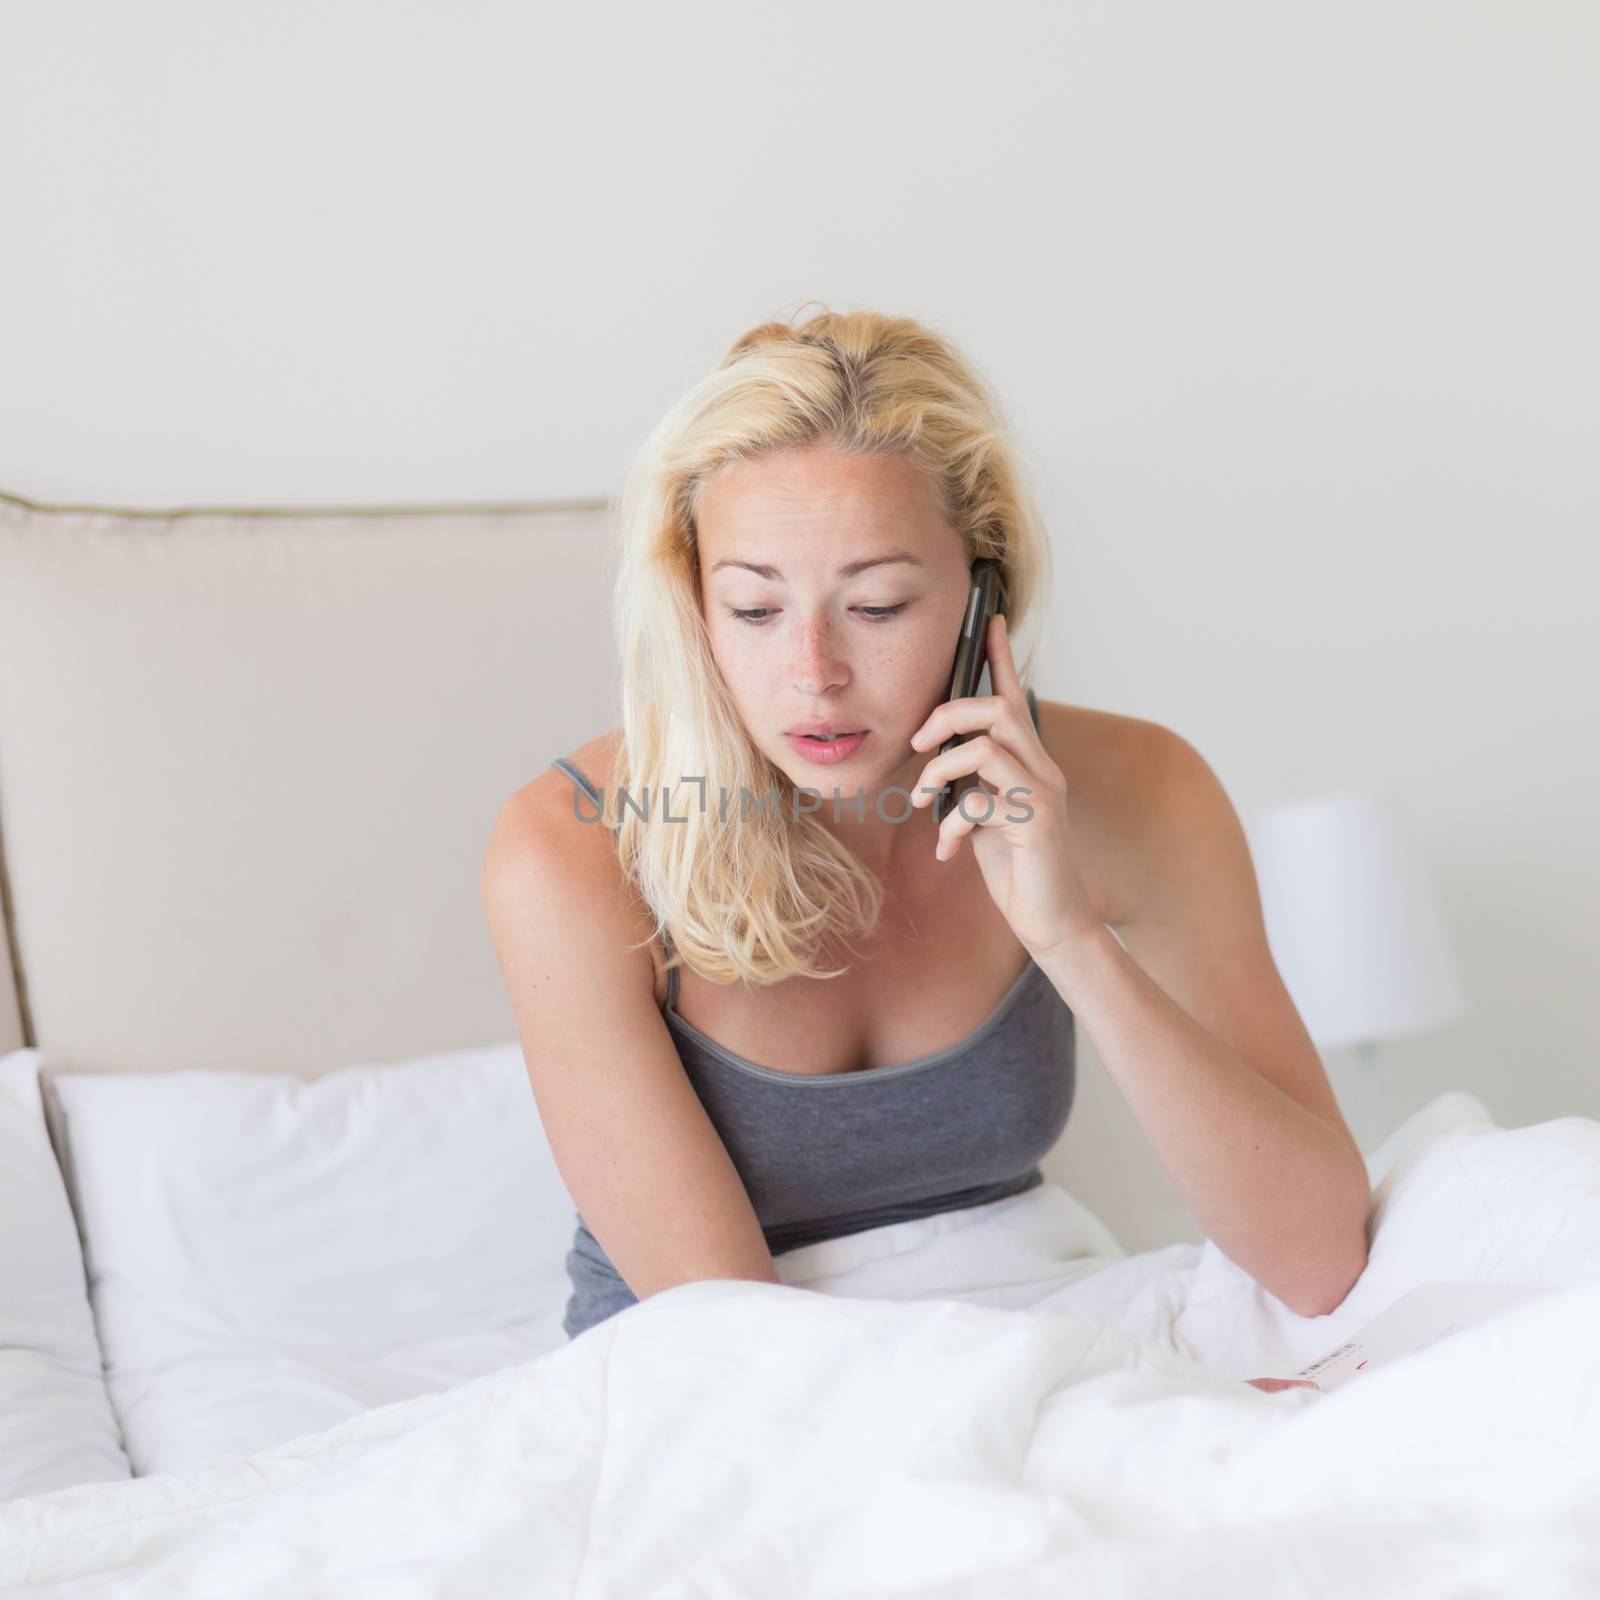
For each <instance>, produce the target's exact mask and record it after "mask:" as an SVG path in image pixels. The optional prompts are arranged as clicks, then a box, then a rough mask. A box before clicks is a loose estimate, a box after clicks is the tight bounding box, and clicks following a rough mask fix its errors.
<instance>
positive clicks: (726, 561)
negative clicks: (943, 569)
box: [711, 550, 925, 583]
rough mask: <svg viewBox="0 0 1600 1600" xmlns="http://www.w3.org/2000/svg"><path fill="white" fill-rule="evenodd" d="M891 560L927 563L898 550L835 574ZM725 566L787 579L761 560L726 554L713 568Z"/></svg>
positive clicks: (841, 575) (843, 574)
mask: <svg viewBox="0 0 1600 1600" xmlns="http://www.w3.org/2000/svg"><path fill="white" fill-rule="evenodd" d="M891 561H907V562H910V564H911V565H912V566H914V567H920V566H923V565H925V563H924V562H923V560H922V557H921V556H914V555H912V554H911V552H910V551H908V550H897V551H896V552H895V553H894V554H893V555H889V556H872V557H870V558H869V559H868V560H866V561H847V562H846V563H845V564H844V565H843V566H842V567H840V568H839V570H838V572H836V573H835V574H834V576H835V577H838V578H853V577H855V575H856V574H857V573H858V572H865V571H866V570H867V568H868V567H882V566H886V565H887V564H888V563H889V562H891ZM724 567H743V568H744V569H745V570H746V571H747V572H753V573H755V575H756V576H757V577H758V578H772V579H775V580H776V581H777V582H779V583H783V582H784V581H785V579H784V576H783V574H782V573H781V572H779V571H778V569H777V568H776V567H768V566H764V565H763V564H762V563H761V562H759V561H740V560H737V559H736V558H735V557H733V556H725V557H724V558H723V559H722V560H721V561H719V562H717V564H716V565H715V566H714V567H712V569H711V570H712V571H713V572H720V571H721V570H722V569H723V568H724Z"/></svg>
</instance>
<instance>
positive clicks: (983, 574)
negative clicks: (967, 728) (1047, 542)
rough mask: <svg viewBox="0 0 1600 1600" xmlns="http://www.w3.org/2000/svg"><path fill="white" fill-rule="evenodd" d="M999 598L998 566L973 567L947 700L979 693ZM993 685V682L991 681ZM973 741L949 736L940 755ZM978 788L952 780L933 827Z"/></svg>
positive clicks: (966, 778) (971, 776)
mask: <svg viewBox="0 0 1600 1600" xmlns="http://www.w3.org/2000/svg"><path fill="white" fill-rule="evenodd" d="M999 597H1000V563H999V562H998V561H995V560H991V559H988V558H985V559H984V560H982V561H974V562H973V563H972V588H971V589H970V590H969V591H968V594H967V610H966V615H965V616H964V617H963V618H962V620H961V637H960V638H959V639H958V640H957V641H956V659H955V665H954V667H953V668H952V669H951V672H950V693H949V694H948V695H946V696H945V698H946V699H947V700H965V699H968V698H969V697H970V696H972V695H975V694H976V693H977V692H978V683H979V680H980V679H981V678H982V677H983V669H984V667H985V666H987V665H988V661H989V619H990V618H991V617H992V616H993V615H994V613H995V609H996V607H997V606H998V604H999ZM991 682H992V680H991ZM970 738H972V735H971V734H970V733H957V734H952V735H951V737H950V738H948V739H946V740H945V742H944V743H943V744H942V745H940V746H939V754H940V755H943V754H944V753H945V751H946V750H954V749H955V747H956V746H957V745H958V744H965V743H966V742H967V740H968V739H970ZM977 786H978V775H977V773H975V772H963V773H962V774H961V776H960V777H958V778H953V779H952V780H951V781H950V782H949V783H947V784H946V785H945V786H944V788H942V789H941V790H940V791H939V793H938V794H936V795H935V796H934V797H933V820H934V824H935V826H937V825H938V824H939V823H941V822H943V821H944V819H945V818H946V817H947V816H949V814H950V813H951V812H952V811H954V810H955V808H956V807H957V806H958V805H960V803H961V797H962V795H964V794H965V793H966V792H967V790H969V789H974V788H976V787H977Z"/></svg>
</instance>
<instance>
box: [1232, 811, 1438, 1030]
mask: <svg viewBox="0 0 1600 1600" xmlns="http://www.w3.org/2000/svg"><path fill="white" fill-rule="evenodd" d="M1245 832H1246V835H1247V837H1248V839H1249V841H1250V853H1251V855H1252V857H1253V858H1254V860H1255V868H1256V878H1257V881H1258V882H1259V884H1260V888H1261V908H1262V912H1263V914H1264V916H1265V919H1266V927H1267V942H1268V943H1269V944H1270V945H1271V947H1272V956H1273V960H1274V961H1275V962H1276V963H1277V966H1278V971H1279V973H1280V974H1281V975H1282V977H1283V981H1284V984H1285V986H1286V987H1287V988H1288V990H1289V994H1290V996H1291V997H1292V998H1293V1000H1294V1003H1295V1006H1296V1008H1297V1009H1298V1010H1299V1012H1300V1016H1301V1018H1302V1019H1303V1020H1304V1022H1305V1025H1306V1027H1307V1029H1308V1030H1309V1031H1310V1034H1311V1037H1312V1039H1313V1040H1314V1041H1315V1042H1316V1044H1317V1046H1318V1047H1319V1048H1320V1049H1325V1050H1326V1049H1333V1048H1335V1047H1337V1046H1341V1045H1349V1044H1368V1043H1372V1042H1375V1041H1377V1040H1380V1039H1392V1038H1398V1037H1400V1036H1402V1035H1405V1034H1414V1033H1425V1032H1427V1031H1428V1030H1430V1029H1433V1028H1439V1027H1442V1026H1444V1024H1445V1023H1447V1022H1451V1021H1454V1020H1455V1019H1456V1018H1457V1017H1459V1016H1461V1015H1462V1013H1463V1012H1464V1011H1465V1010H1466V1001H1465V995H1464V992H1463V989H1462V984H1461V978H1460V974H1459V972H1458V971H1457V968H1456V963H1455V960H1454V958H1453V956H1452V954H1451V951H1450V942H1449V939H1448V938H1447V936H1446V934H1445V928H1444V921H1443V919H1442V918H1441V917H1440V915H1439V908H1438V905H1437V903H1436V901H1435V899H1434V896H1433V890H1432V888H1431V886H1430V885H1429V882H1428V879H1427V875H1426V873H1425V871H1424V869H1423V866H1422V862H1421V860H1420V858H1419V857H1418V855H1417V853H1416V851H1415V850H1414V849H1413V848H1412V846H1411V844H1410V842H1409V841H1408V840H1407V839H1406V837H1405V835H1404V833H1403V832H1402V830H1401V829H1400V827H1399V826H1398V824H1397V822H1396V819H1395V817H1394V815H1393V813H1392V811H1391V810H1390V807H1389V805H1388V803H1387V802H1386V801H1385V800H1384V799H1383V797H1382V796H1380V795H1378V794H1375V793H1372V792H1370V791H1364V792H1356V793H1349V794H1341V795H1336V796H1332V797H1330V798H1326V799H1319V800H1307V801H1301V802H1298V803H1296V804H1293V805H1285V806H1278V807H1276V808H1275V809H1272V810H1269V811H1265V812H1262V813H1260V814H1259V815H1258V816H1256V817H1254V818H1252V819H1250V820H1249V821H1248V822H1247V823H1246V824H1245Z"/></svg>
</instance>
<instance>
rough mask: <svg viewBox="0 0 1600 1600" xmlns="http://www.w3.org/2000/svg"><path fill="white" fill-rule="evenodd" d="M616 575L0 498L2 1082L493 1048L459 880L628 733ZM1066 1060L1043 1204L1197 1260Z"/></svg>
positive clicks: (413, 540)
mask: <svg viewBox="0 0 1600 1600" xmlns="http://www.w3.org/2000/svg"><path fill="white" fill-rule="evenodd" d="M615 559H616V552H615V546H614V543H613V536H612V519H611V516H610V513H609V511H608V508H607V505H606V502H604V501H602V500H594V501H584V502H579V503H566V504H560V505H553V504H546V505H513V506H474V507H465V508H455V509H450V508H421V509H405V510H388V509H371V508H363V509H357V510H342V511H315V510H290V511H283V510H240V511H234V510H229V511H219V510H186V511H175V512H134V511H110V510H101V509H89V508H83V507H65V506H40V505H35V504H32V503H30V502H28V501H26V500H22V499H19V498H17V497H15V496H10V495H3V494H0V889H3V900H4V910H5V926H6V937H7V942H8V944H9V955H10V963H9V966H10V970H9V972H0V1050H9V1049H13V1048H15V1047H16V1046H17V1045H19V1044H23V1043H27V1044H37V1045H38V1046H39V1047H40V1049H41V1051H42V1052H43V1056H44V1069H45V1077H46V1083H47V1086H48V1085H49V1083H50V1080H51V1079H52V1078H53V1076H54V1074H55V1073H56V1072H58V1071H140V1070H144V1071H153V1070H161V1069H170V1068H178V1067H212V1068H219V1067H220V1068H240V1069H247V1070H248V1069H257V1070H277V1071H291V1072H299V1073H302V1074H304V1075H307V1076H310V1075H313V1074H315V1073H318V1072H323V1071H327V1070H329V1069H330V1068H334V1067H338V1066H344V1065H355V1064H358V1063H378V1062H384V1061H398V1060H403V1059H405V1058H407V1057H409V1056H413V1055H421V1054H424V1053H430V1052H434V1051H440V1050H448V1049H454V1048H459V1047H465V1046H471V1045H478V1044H493V1043H499V1042H503V1041H506V1040H510V1039H513V1038H515V1037H516V1024H515V1021H514V1019H513V1017H512V1014H511V1009H510V1006H509V1005H508V1003H507V1001H506V999H505V995H504V992H503V990H502V989H501V985H500V976H499V971H498V968H497V967H496V965H495V961H494V953H493V950H492V948H491V947H490V944H489V938H488V933H487V930H486V929H485V927H484V924H483V915H482V908H481V905H480V902H479V897H478V869H479V866H480V863H481V861H482V856H483V848H484V845H485V843H486V842H487V839H488V833H489V828H490V826H491V825H492V823H493V821H494V817H495V814H496V812H497V811H498V810H499V807H500V804H501V802H502V800H504V798H505V797H506V796H507V795H508V794H510V793H511V792H512V791H513V790H514V789H517V788H520V787H521V786H522V785H523V784H524V783H526V782H527V781H528V780H529V779H530V778H532V777H533V776H535V775H536V774H537V773H538V772H540V771H542V770H543V768H544V767H545V766H546V765H547V764H548V763H549V762H550V761H551V760H552V759H553V758H554V757H555V756H558V755H562V754H565V753H567V752H569V751H571V750H573V749H575V748H577V746H579V745H581V744H583V743H585V742H586V741H587V740H589V739H591V738H593V737H594V736H595V735H596V734H598V733H601V732H603V731H605V730H606V729H608V728H612V727H615V726H616V725H617V723H618V721H619V720H620V671H619V666H618V662H617V653H616V645H615V641H614V639H613V637H612V632H611V627H612V624H611V588H612V581H613V573H614V571H615ZM13 978H14V981H13ZM1078 1043H1079V1072H1078V1097H1077V1101H1076V1102H1075V1104H1074V1108H1073V1114H1072V1119H1071V1121H1070V1123H1069V1125H1068V1128H1067V1132H1066V1134H1065V1135H1064V1136H1063V1139H1062V1141H1061V1143H1060V1144H1059V1145H1058V1146H1057V1147H1056V1150H1055V1152H1053V1153H1052V1156H1051V1157H1050V1158H1049V1160H1048V1161H1047V1163H1046V1173H1047V1176H1050V1177H1052V1178H1055V1179H1056V1180H1057V1181H1060V1182H1063V1183H1065V1184H1067V1185H1068V1187H1070V1188H1071V1189H1072V1191H1073V1192H1074V1193H1075V1194H1077V1195H1078V1196H1079V1198H1080V1199H1083V1200H1085V1201H1086V1202H1087V1203H1088V1204H1089V1205H1090V1206H1091V1207H1093V1208H1094V1209H1095V1210H1096V1211H1097V1212H1098V1213H1099V1214H1100V1215H1101V1216H1102V1217H1103V1218H1104V1219H1105V1220H1106V1221H1107V1222H1108V1223H1110V1225H1111V1226H1112V1228H1113V1230H1114V1231H1115V1232H1116V1233H1117V1235H1118V1237H1119V1238H1121V1239H1122V1240H1123V1241H1124V1242H1125V1243H1128V1244H1129V1245H1130V1246H1131V1247H1132V1248H1147V1247H1150V1246H1154V1245H1161V1244H1166V1243H1168V1242H1171V1241H1173V1240H1176V1239H1189V1240H1195V1239H1198V1238H1200V1237H1201V1235H1200V1233H1199V1230H1198V1229H1197V1228H1196V1227H1195V1226H1194V1223H1193V1220H1192V1219H1191V1218H1189V1217H1188V1214H1187V1213H1186V1212H1185V1210H1184V1208H1183V1206H1182V1203H1181V1201H1180V1200H1179V1198H1178V1196H1177V1194H1176V1191H1175V1190H1174V1189H1173V1187H1172V1185H1171V1183H1170V1180H1168V1179H1167V1178H1166V1176H1165V1174H1164V1173H1163V1172H1162V1171H1161V1169H1160V1167H1159V1165H1158V1164H1157V1163H1156V1161H1155V1159H1154V1156H1153V1155H1152V1154H1151V1152H1150V1150H1149V1147H1148V1145H1147V1144H1146V1142H1145V1141H1144V1139H1143V1137H1142V1135H1140V1133H1139V1131H1138V1129H1137V1127H1136V1126H1135V1124H1134V1123H1133V1121H1132V1118H1131V1115H1130V1113H1129V1112H1128V1110H1127V1107H1126V1105H1125V1104H1124V1103H1123V1102H1122V1100H1121V1098H1120V1096H1119V1095H1118V1093H1117V1092H1116V1091H1115V1090H1114V1089H1113V1088H1112V1087H1111V1085H1110V1083H1109V1081H1108V1080H1107V1078H1106V1076H1105V1074H1104V1073H1102V1072H1099V1071H1096V1070H1093V1069H1092V1068H1091V1065H1090V1063H1091V1061H1092V1059H1093V1050H1092V1042H1091V1041H1090V1040H1089V1038H1088V1036H1087V1034H1086V1033H1085V1032H1084V1031H1083V1030H1081V1029H1080V1031H1079V1041H1078ZM52 1098H53V1097H52V1096H50V1095H49V1094H48V1093H47V1095H46V1103H47V1105H49V1104H50V1103H51V1101H52ZM56 1132H57V1137H58V1138H59V1137H60V1130H59V1128H58V1129H57V1130H56Z"/></svg>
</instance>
